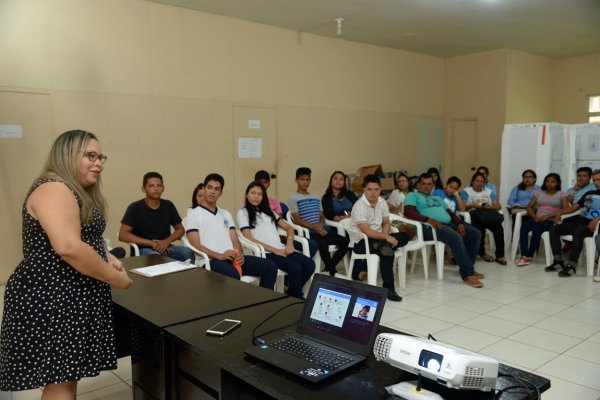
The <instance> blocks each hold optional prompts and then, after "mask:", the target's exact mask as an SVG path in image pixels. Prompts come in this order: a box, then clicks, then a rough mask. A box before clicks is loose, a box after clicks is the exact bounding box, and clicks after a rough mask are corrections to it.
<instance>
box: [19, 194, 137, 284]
mask: <svg viewBox="0 0 600 400" xmlns="http://www.w3.org/2000/svg"><path fill="white" fill-rule="evenodd" d="M27 210H28V211H29V213H30V214H31V215H32V216H33V217H34V218H36V219H37V220H38V221H39V223H40V225H41V226H42V228H43V229H44V231H45V232H46V234H47V235H48V239H49V240H50V244H51V245H52V248H53V249H54V251H55V252H56V254H58V256H59V257H61V258H62V259H63V260H64V261H65V262H66V263H68V264H69V265H70V266H71V267H73V268H74V269H75V270H77V271H79V272H80V273H82V274H84V275H86V276H89V277H92V278H94V279H97V280H99V281H102V282H105V283H107V284H109V285H111V286H113V287H115V288H118V289H126V288H128V287H129V286H131V283H132V281H131V279H129V276H127V271H125V269H124V268H123V269H118V268H115V267H114V266H112V265H110V264H109V263H108V262H106V261H104V260H103V259H102V257H100V255H99V254H98V253H97V252H96V251H95V250H94V249H93V248H92V247H91V246H90V245H88V244H87V243H85V242H83V241H82V240H81V217H80V210H79V206H78V204H77V200H76V198H75V196H74V195H73V193H72V192H71V190H70V189H69V188H68V187H67V186H66V185H65V184H64V183H61V182H48V183H45V184H43V185H41V186H39V187H38V188H37V189H35V190H34V191H33V193H31V195H30V196H29V199H28V200H27Z"/></svg>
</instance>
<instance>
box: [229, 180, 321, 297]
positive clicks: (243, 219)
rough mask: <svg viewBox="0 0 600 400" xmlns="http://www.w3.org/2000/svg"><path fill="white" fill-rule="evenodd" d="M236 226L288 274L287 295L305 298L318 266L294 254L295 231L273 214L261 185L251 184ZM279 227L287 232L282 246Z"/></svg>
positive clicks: (304, 257) (306, 258)
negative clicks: (303, 288) (306, 286)
mask: <svg viewBox="0 0 600 400" xmlns="http://www.w3.org/2000/svg"><path fill="white" fill-rule="evenodd" d="M237 222H238V225H239V227H240V230H241V231H242V234H243V235H244V237H245V238H247V239H248V240H250V241H252V242H254V243H257V244H260V245H261V246H263V247H264V249H265V251H266V252H267V253H266V257H267V258H268V259H270V260H272V261H273V262H274V263H275V264H277V268H279V269H280V270H282V271H285V272H287V274H288V292H287V294H288V295H290V296H293V297H297V298H304V294H303V292H302V287H303V286H304V285H305V284H306V282H308V280H309V279H310V277H311V276H312V274H313V273H314V272H315V263H314V261H313V260H311V259H310V258H308V257H306V256H305V255H304V254H301V253H296V252H295V251H294V244H293V242H294V229H293V228H292V227H291V226H290V225H288V224H287V223H286V222H285V221H284V220H283V219H281V218H279V217H278V216H276V215H275V214H274V213H273V211H272V210H271V208H270V207H269V200H268V199H267V194H266V191H265V188H264V187H263V186H262V185H261V184H260V183H259V182H256V181H255V182H252V183H250V185H248V187H247V188H246V200H245V205H244V208H242V209H240V210H239V211H238V212H237ZM277 227H280V228H282V229H284V230H285V231H286V242H285V244H283V243H282V242H281V238H280V237H279V233H278V232H277Z"/></svg>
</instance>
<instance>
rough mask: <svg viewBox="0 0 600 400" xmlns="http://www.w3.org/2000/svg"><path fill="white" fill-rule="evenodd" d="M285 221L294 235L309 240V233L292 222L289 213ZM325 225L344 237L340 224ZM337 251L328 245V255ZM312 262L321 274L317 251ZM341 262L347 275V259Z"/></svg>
mask: <svg viewBox="0 0 600 400" xmlns="http://www.w3.org/2000/svg"><path fill="white" fill-rule="evenodd" d="M285 219H286V222H287V223H288V224H290V225H291V226H292V227H293V228H294V230H295V231H296V234H297V235H298V236H300V237H303V238H307V239H310V233H309V231H308V229H306V228H305V227H303V226H300V225H298V224H296V223H295V222H294V219H293V218H292V212H291V211H288V212H287V214H286V215H285ZM326 222H327V220H326ZM326 225H330V226H334V227H335V228H336V229H337V231H338V234H339V235H340V236H346V233H345V230H344V228H343V226H342V225H341V224H339V223H338V222H335V221H329V223H326ZM340 232H341V233H340ZM337 249H338V248H337V246H335V245H330V246H329V254H333V253H335V252H336V251H337ZM313 260H314V262H315V265H316V266H317V271H318V272H321V254H319V252H318V251H317V252H316V253H315V256H314V257H313ZM343 262H344V270H345V271H346V274H348V257H344V259H343Z"/></svg>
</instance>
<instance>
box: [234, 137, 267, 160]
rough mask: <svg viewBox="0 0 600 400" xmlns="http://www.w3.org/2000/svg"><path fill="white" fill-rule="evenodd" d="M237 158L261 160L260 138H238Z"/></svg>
mask: <svg viewBox="0 0 600 400" xmlns="http://www.w3.org/2000/svg"><path fill="white" fill-rule="evenodd" d="M238 158H262V138H239V139H238Z"/></svg>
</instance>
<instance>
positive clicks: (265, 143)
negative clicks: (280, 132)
mask: <svg viewBox="0 0 600 400" xmlns="http://www.w3.org/2000/svg"><path fill="white" fill-rule="evenodd" d="M233 135H234V143H235V146H236V148H235V152H234V154H235V162H234V176H235V183H234V198H233V201H234V210H236V211H237V209H238V208H239V207H241V206H242V205H243V201H244V194H245V192H246V187H247V186H248V184H249V183H250V182H252V181H253V180H254V174H255V173H256V171H258V170H261V169H264V170H266V171H268V172H269V173H271V174H276V173H277V112H276V110H275V109H274V108H268V107H244V106H235V107H233ZM269 195H270V196H271V197H275V198H277V180H276V179H272V180H271V187H270V188H269Z"/></svg>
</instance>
